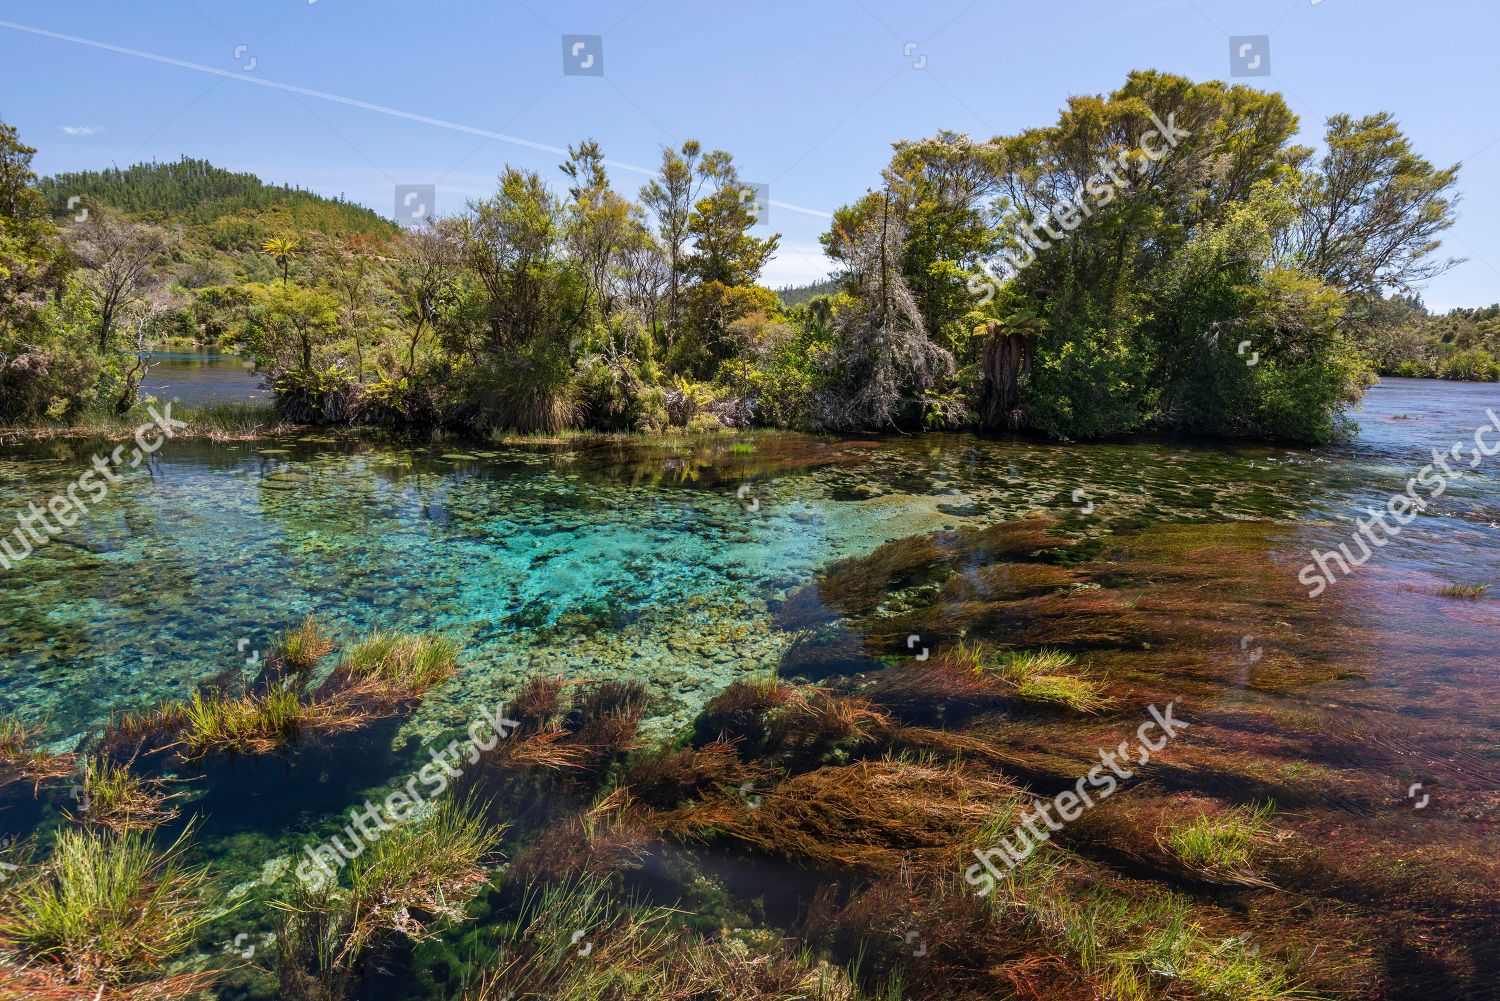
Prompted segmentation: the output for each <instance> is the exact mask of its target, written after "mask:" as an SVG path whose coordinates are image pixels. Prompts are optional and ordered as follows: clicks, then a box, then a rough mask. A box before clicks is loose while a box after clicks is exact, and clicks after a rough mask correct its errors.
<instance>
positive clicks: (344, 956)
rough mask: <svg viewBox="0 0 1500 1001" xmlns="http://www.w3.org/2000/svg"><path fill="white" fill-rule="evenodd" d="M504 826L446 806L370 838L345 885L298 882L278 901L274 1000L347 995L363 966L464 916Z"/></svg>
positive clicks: (317, 1000)
mask: <svg viewBox="0 0 1500 1001" xmlns="http://www.w3.org/2000/svg"><path fill="white" fill-rule="evenodd" d="M503 830H504V829H503V827H497V826H491V825H489V824H487V823H486V822H485V821H484V820H483V819H482V818H481V816H480V814H479V812H478V811H477V810H474V809H472V808H470V807H468V806H466V805H459V804H456V803H454V802H453V801H451V800H450V801H448V802H446V803H444V804H443V805H441V806H439V807H438V808H437V809H435V810H433V811H432V812H430V813H428V814H427V815H425V816H424V817H422V818H420V819H418V820H415V821H413V822H411V823H409V824H405V825H403V826H401V827H398V828H396V829H395V830H393V831H391V832H389V833H387V834H386V835H385V836H384V837H382V838H381V839H380V840H379V841H376V842H374V843H373V844H372V845H371V846H370V847H369V849H368V850H366V851H365V852H364V854H362V855H360V856H359V857H358V858H356V859H354V860H353V861H352V862H351V863H350V865H349V870H348V885H347V886H346V887H340V886H337V885H334V884H332V883H331V882H329V883H325V885H323V886H321V887H318V888H316V889H313V888H310V887H308V886H306V885H304V884H302V883H300V882H299V883H295V884H294V885H293V888H292V891H291V894H290V896H289V897H288V899H286V900H284V901H280V902H278V903H277V904H275V905H274V906H275V907H276V909H277V911H278V912H279V917H278V920H277V923H276V949H277V966H278V972H279V975H280V979H281V994H280V995H279V996H280V997H282V998H285V999H288V1001H338V999H342V998H347V997H350V996H352V994H351V992H352V991H353V989H354V987H355V985H356V982H357V980H358V978H359V976H360V974H361V972H362V971H363V970H364V969H365V968H366V965H367V963H366V961H367V960H369V959H376V958H378V954H379V953H381V952H383V951H385V950H387V949H389V948H391V947H393V946H395V945H396V944H397V943H399V942H401V941H407V942H421V941H425V940H426V939H429V938H432V937H433V936H434V935H435V934H436V931H437V928H438V927H439V926H440V925H441V924H442V923H443V922H450V921H459V920H462V919H463V917H464V910H465V908H466V907H467V906H468V904H469V902H470V901H471V900H473V899H474V897H476V896H477V895H478V894H479V893H480V891H481V890H483V889H484V887H485V886H486V884H487V883H488V881H489V876H488V873H487V871H486V870H485V868H484V862H485V861H486V859H487V857H488V856H489V855H490V854H491V853H492V852H493V851H494V850H495V847H496V845H498V843H499V841H500V836H501V834H502V833H503Z"/></svg>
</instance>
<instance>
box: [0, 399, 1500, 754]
mask: <svg viewBox="0 0 1500 1001" xmlns="http://www.w3.org/2000/svg"><path fill="white" fill-rule="evenodd" d="M1489 408H1495V409H1497V410H1500V388H1497V387H1495V386H1493V385H1471V384H1458V385H1455V384H1449V383H1428V382H1422V381H1417V380H1392V381H1390V382H1388V383H1386V384H1384V385H1382V386H1380V387H1378V388H1376V389H1375V390H1374V391H1373V392H1372V393H1371V394H1370V397H1369V400H1368V403H1367V404H1366V406H1365V408H1364V411H1363V413H1362V414H1361V424H1362V428H1363V430H1362V433H1361V435H1360V436H1359V438H1358V439H1357V440H1356V441H1355V442H1353V443H1352V444H1351V445H1347V446H1340V447H1336V448H1329V449H1322V450H1294V449H1287V448H1280V447H1266V446H1239V445H1236V446H1230V445H1222V446H1213V445H1187V444H1182V443H1174V442H1154V443H1153V442H1141V443H1130V444H1119V445H1085V446H1070V445H1051V444H1042V443H1036V442H1032V441H1022V440H984V439H978V438H974V437H972V436H963V435H953V436H934V435H927V436H921V437H908V438H885V439H880V440H878V441H877V440H868V441H864V440H860V441H845V440H820V439H813V438H808V437H805V436H799V435H790V434H756V435H753V436H750V437H749V438H748V439H735V440H736V441H742V442H743V441H748V442H750V443H752V444H753V445H754V451H753V452H751V453H750V454H748V455H746V454H740V453H739V452H738V451H736V452H731V451H730V448H729V445H730V442H729V441H719V442H712V443H705V444H702V445H698V446H694V447H691V448H688V447H684V448H667V447H662V446H659V445H654V444H651V443H649V442H647V443H635V444H632V443H611V444H599V443H583V444H579V445H570V446H538V447H515V448H486V449H479V450H467V449H466V447H463V446H443V445H436V446H420V447H416V446H411V445H406V444H396V443H388V442H384V443H383V442H373V441H370V440H368V439H363V438H359V437H354V436H349V437H344V436H336V435H327V434H309V435H302V436H298V437H290V438H286V439H280V440H275V441H259V442H254V443H241V444H230V445H219V444H209V443H196V442H173V443H169V444H168V445H167V446H166V447H165V448H164V449H163V450H162V451H161V452H160V453H158V454H157V455H156V456H155V457H153V459H152V460H151V462H150V463H149V464H147V465H142V466H141V467H140V468H138V469H135V470H127V471H126V472H125V474H124V481H123V482H122V483H120V484H119V485H117V486H115V487H114V488H113V489H112V490H111V492H110V494H109V496H108V497H107V498H106V499H105V500H104V502H103V503H101V504H100V505H99V506H98V507H97V508H95V509H94V510H93V511H92V512H91V513H90V514H89V515H88V516H87V517H86V518H84V519H81V520H80V522H79V523H78V525H77V526H75V527H74V528H71V529H68V530H65V531H64V532H63V533H62V534H61V535H60V536H58V537H57V538H55V539H54V541H52V542H51V543H50V544H48V545H46V546H44V547H39V548H37V549H36V551H35V553H34V554H33V555H32V556H31V557H30V558H29V559H26V560H24V561H23V562H21V563H20V564H19V565H18V566H17V567H15V568H14V569H12V570H10V571H9V572H0V651H4V657H5V663H6V667H5V671H4V673H3V675H0V698H3V704H4V705H5V706H6V708H7V710H9V711H15V712H19V713H21V714H22V715H23V716H25V717H28V718H31V719H46V720H47V721H48V733H49V735H50V736H51V737H53V738H57V739H61V738H68V737H71V736H74V735H77V734H79V733H81V732H83V731H85V730H87V729H89V728H91V727H94V726H97V725H98V724H99V723H101V722H102V721H103V720H105V719H106V718H107V717H108V715H109V713H111V712H112V711H116V710H121V709H126V708H136V707H139V706H141V705H142V704H144V703H146V702H150V701H154V700H157V699H160V698H163V697H165V696H169V695H180V694H182V693H183V692H185V691H187V690H188V689H189V688H190V687H191V686H192V684H193V683H194V682H195V681H197V680H200V679H202V678H205V677H208V676H211V675H213V674H215V673H217V672H219V671H222V670H224V669H225V668H226V667H230V666H234V665H236V664H237V663H239V662H240V661H241V660H243V659H245V657H247V656H253V654H254V651H256V650H263V649H265V648H266V647H267V646H268V645H269V643H270V641H271V639H272V638H273V636H274V635H275V634H276V632H277V631H278V630H280V629H281V628H283V627H284V626H286V625H287V624H289V623H291V622H293V621H295V620H297V619H299V618H300V617H301V616H303V615H305V614H307V613H308V612H318V613H319V614H321V615H324V616H326V617H327V618H328V619H329V620H330V621H331V622H332V623H333V624H334V625H335V626H337V627H339V628H341V629H343V630H345V631H347V632H354V631H361V630H365V629H369V628H374V627H380V626H399V627H401V628H407V629H418V630H441V631H444V632H447V633H450V634H452V635H454V636H455V637H457V638H459V639H461V640H463V641H464V643H465V644H466V646H467V649H468V651H469V659H470V662H471V669H470V671H469V672H467V673H466V675H465V678H464V681H463V682H462V683H461V684H458V685H455V686H454V688H453V689H452V690H451V691H447V692H445V693H444V695H445V697H444V698H440V699H437V700H434V701H433V703H432V704H431V705H430V707H429V710H428V711H429V712H431V713H433V714H435V715H437V716H443V715H447V716H450V717H451V716H455V715H456V716H462V715H463V713H464V712H465V711H466V703H468V702H469V701H471V700H472V699H474V698H476V697H480V695H479V693H481V692H488V691H489V690H490V689H492V688H493V687H494V686H496V685H500V684H503V683H506V682H508V681H511V680H514V679H515V678H516V677H519V676H520V675H522V674H524V673H526V672H527V671H528V670H530V669H532V668H533V667H535V666H546V667H548V668H549V669H554V670H560V671H563V672H576V673H579V674H583V673H590V674H601V673H602V674H630V675H633V676H642V675H644V676H647V677H650V678H652V679H653V680H654V682H656V683H657V684H659V685H660V686H662V687H663V688H664V689H665V690H667V691H669V692H671V693H672V695H673V698H674V699H675V700H676V704H677V710H678V711H676V712H673V713H670V714H668V715H667V717H666V719H667V720H668V721H669V722H670V721H675V720H680V719H682V718H685V717H686V715H690V714H691V711H692V710H693V708H694V707H695V706H696V705H697V704H698V703H699V702H700V701H701V697H702V696H704V695H706V694H707V693H710V692H712V691H713V690H715V689H716V688H718V687H720V686H722V684H724V683H726V682H727V680H728V679H730V678H733V677H735V676H738V675H740V674H743V673H746V672H750V671H755V670H762V669H765V668H768V667H770V666H772V665H774V663H775V661H776V658H777V656H778V654H779V652H780V649H781V648H782V646H783V645H784V638H783V637H780V636H779V635H777V634H775V633H774V632H773V631H772V630H771V629H770V628H769V625H768V615H767V613H766V607H767V602H774V601H775V600H776V599H777V598H778V597H780V596H781V595H783V594H785V593H786V591H787V590H788V589H790V588H791V587H793V586H795V585H797V584H800V583H804V582H806V581H807V580H809V579H810V578H811V577H812V576H813V575H814V574H815V573H816V572H817V571H818V570H819V569H820V568H821V567H823V566H825V565H827V564H828V563H829V562H831V561H832V560H835V559H838V558H841V557H845V556H851V555H859V554H862V553H865V552H868V551H869V550H870V549H872V548H874V547H875V546H876V545H878V544H879V543H881V542H884V541H887V540H889V539H892V538H897V537H900V536H905V535H911V534H916V533H920V532H926V531H931V530H934V529H938V528H942V527H953V526H957V525H973V524H982V523H986V522H989V521H992V520H996V519H1004V518H1011V517H1016V516H1018V515H1021V514H1025V513H1027V512H1031V511H1047V512H1051V513H1055V514H1060V515H1062V516H1064V517H1065V518H1066V519H1067V523H1068V524H1069V526H1070V527H1071V528H1072V529H1073V530H1075V531H1078V532H1083V533H1090V534H1103V533H1106V532H1111V531H1124V530H1129V529H1132V528H1135V527H1140V526H1144V525H1148V524H1153V523H1161V522H1175V521H1197V522H1205V521H1207V522H1212V521H1231V520H1269V521H1270V522H1272V523H1274V525H1275V526H1276V529H1277V530H1276V533H1275V535H1276V538H1277V540H1278V549H1280V550H1282V551H1284V553H1285V554H1286V558H1287V559H1288V560H1290V561H1295V562H1296V566H1293V567H1291V568H1290V570H1289V572H1295V570H1296V568H1297V566H1300V565H1301V563H1304V562H1306V556H1305V555H1302V554H1305V553H1306V552H1307V550H1308V549H1310V548H1312V547H1314V546H1318V547H1321V548H1325V549H1326V548H1330V547H1332V546H1334V545H1336V544H1337V543H1339V542H1340V541H1347V540H1348V538H1349V533H1350V531H1351V530H1352V528H1353V524H1352V521H1350V520H1349V519H1350V518H1352V517H1354V516H1358V515H1360V514H1361V513H1362V509H1363V508H1364V507H1365V506H1366V505H1369V504H1383V503H1384V501H1385V499H1386V498H1387V497H1388V496H1389V495H1390V494H1391V493H1394V492H1397V491H1399V490H1401V489H1403V485H1404V484H1405V482H1406V480H1407V479H1408V478H1409V477H1410V476H1413V475H1415V474H1416V471H1417V470H1418V469H1419V468H1420V467H1421V466H1422V465H1424V464H1425V463H1427V462H1430V461H1431V456H1430V452H1431V450H1432V449H1433V448H1442V449H1446V448H1447V447H1448V446H1449V445H1451V444H1453V443H1455V442H1458V441H1461V440H1468V439H1469V438H1471V436H1472V433H1473V430H1474V428H1476V427H1478V426H1479V425H1480V424H1482V423H1485V422H1487V421H1488V418H1487V417H1486V416H1485V411H1486V410H1487V409H1489ZM94 451H99V452H101V454H102V453H103V452H104V451H107V450H105V449H103V448H102V446H101V447H99V448H97V449H90V448H89V447H88V446H85V445H80V444H78V443H70V442H49V443H46V444H39V445H27V446H9V447H7V448H5V449H4V451H0V512H16V513H17V514H19V513H20V512H21V511H23V510H24V509H25V507H26V505H27V503H29V502H31V501H36V502H38V503H45V502H46V500H47V499H48V498H49V497H50V496H52V495H53V494H55V493H58V492H61V491H63V490H65V488H66V486H67V484H68V483H70V482H72V481H73V480H74V479H75V478H76V477H77V476H78V475H79V474H80V473H81V472H82V471H84V470H85V469H86V468H87V463H88V459H89V456H90V455H91V454H93V452H94ZM1497 487H1500V456H1497V457H1496V458H1495V459H1494V460H1491V463H1490V464H1486V465H1485V466H1484V467H1482V468H1480V469H1478V470H1473V471H1468V470H1466V471H1465V472H1464V473H1463V475H1462V477H1461V478H1460V479H1459V480H1458V481H1457V482H1455V483H1454V485H1453V486H1452V487H1451V489H1450V490H1449V492H1448V494H1447V495H1446V496H1445V497H1443V498H1442V500H1441V502H1440V503H1438V504H1437V505H1436V506H1434V507H1433V508H1432V509H1430V510H1429V511H1428V512H1427V513H1426V514H1425V515H1424V516H1423V517H1421V518H1419V519H1418V520H1417V521H1416V522H1415V523H1413V524H1412V525H1411V526H1409V527H1408V528H1407V530H1406V531H1405V532H1403V534H1402V535H1401V536H1400V537H1399V538H1398V539H1397V540H1396V541H1395V542H1394V543H1393V544H1392V545H1391V546H1389V547H1388V548H1387V549H1385V550H1384V551H1382V553H1381V555H1380V557H1379V559H1378V560H1377V561H1374V562H1372V564H1371V565H1370V566H1369V567H1367V568H1366V569H1365V570H1363V571H1361V574H1362V575H1364V576H1368V577H1374V576H1377V575H1382V574H1383V575H1396V576H1399V577H1401V578H1402V579H1403V580H1407V581H1410V580H1415V579H1426V578H1431V579H1432V580H1434V581H1436V580H1442V581H1454V582H1474V583H1483V582H1488V581H1495V580H1497V578H1500V573H1497V570H1500V528H1497V527H1496V524H1495V523H1496V521H1497V520H1500V489H1497ZM1075 492H1079V493H1078V494H1077V500H1075V499H1074V494H1075ZM742 494H743V496H741V495H742ZM1090 506H1092V510H1089V508H1090ZM0 517H3V518H4V520H3V521H0V528H3V529H9V528H10V526H11V517H12V516H11V515H9V514H6V515H4V516H0ZM1348 590H1350V591H1351V592H1352V591H1353V589H1352V588H1351V589H1348ZM242 641H243V645H244V647H245V651H244V652H243V653H242V652H241V651H240V649H239V648H240V646H241V645H242ZM247 670H248V668H247Z"/></svg>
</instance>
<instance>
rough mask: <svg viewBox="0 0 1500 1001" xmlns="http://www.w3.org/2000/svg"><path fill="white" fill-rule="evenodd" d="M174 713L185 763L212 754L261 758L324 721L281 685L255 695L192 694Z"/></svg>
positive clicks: (318, 714) (316, 709)
mask: <svg viewBox="0 0 1500 1001" xmlns="http://www.w3.org/2000/svg"><path fill="white" fill-rule="evenodd" d="M180 710H181V713H182V719H183V728H182V732H181V738H180V739H181V741H182V744H183V746H184V747H185V749H186V754H185V756H186V757H188V758H189V759H192V758H201V757H203V756H204V755H206V754H208V753H210V752H212V751H247V752H251V753H257V754H263V753H265V752H267V751H270V750H273V749H275V748H276V747H279V746H281V745H282V744H285V743H288V742H290V741H291V740H292V739H293V738H295V737H296V736H297V734H298V733H300V732H301V731H302V730H303V729H304V728H305V727H307V726H308V725H310V724H311V723H313V722H314V721H315V720H322V719H326V714H325V713H321V712H320V711H319V709H318V708H317V707H316V706H313V705H310V704H304V703H303V701H302V698H301V697H300V696H299V695H298V694H297V692H296V691H295V690H294V689H292V688H289V687H287V686H285V685H272V686H271V687H270V688H269V689H267V690H266V692H265V694H264V695H260V696H257V695H252V694H248V693H247V694H244V695H229V694H227V693H224V692H208V693H206V694H205V693H203V692H194V693H193V695H192V697H191V698H190V699H189V700H188V701H187V702H184V703H180ZM169 712H170V709H169Z"/></svg>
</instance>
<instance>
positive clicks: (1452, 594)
mask: <svg viewBox="0 0 1500 1001" xmlns="http://www.w3.org/2000/svg"><path fill="white" fill-rule="evenodd" d="M1489 590H1490V585H1488V584H1445V585H1443V587H1442V589H1441V590H1439V591H1438V595H1439V596H1440V597H1443V598H1469V599H1474V598H1482V597H1484V595H1485V594H1487V593H1488V592H1489Z"/></svg>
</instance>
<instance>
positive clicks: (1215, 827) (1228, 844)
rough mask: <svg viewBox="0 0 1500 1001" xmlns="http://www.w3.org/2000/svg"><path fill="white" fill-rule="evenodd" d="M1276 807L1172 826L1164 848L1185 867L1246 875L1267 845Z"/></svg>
mask: <svg viewBox="0 0 1500 1001" xmlns="http://www.w3.org/2000/svg"><path fill="white" fill-rule="evenodd" d="M1275 812H1276V804H1275V803H1272V802H1267V803H1265V804H1263V805H1260V806H1254V805H1252V806H1242V807H1236V808H1235V809H1233V810H1226V811H1224V812H1222V813H1218V814H1214V815H1212V816H1210V815H1209V814H1207V813H1204V812H1202V811H1199V813H1198V816H1197V817H1196V818H1194V819H1193V820H1192V821H1190V822H1188V823H1186V824H1182V825H1178V826H1174V827H1169V828H1168V829H1167V832H1166V836H1165V838H1164V839H1163V844H1164V847H1165V848H1166V850H1167V851H1168V852H1170V853H1171V854H1172V856H1173V857H1174V858H1176V859H1177V860H1178V861H1179V862H1181V863H1182V864H1183V865H1185V866H1187V867H1188V868H1189V869H1194V870H1197V871H1199V872H1205V873H1211V874H1214V875H1219V876H1246V875H1248V872H1249V869H1250V865H1251V863H1252V862H1253V861H1254V857H1255V853H1256V847H1257V845H1258V844H1260V843H1261V842H1263V841H1264V840H1265V837H1266V831H1267V828H1268V826H1269V822H1270V819H1271V816H1272V814H1274V813H1275Z"/></svg>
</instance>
